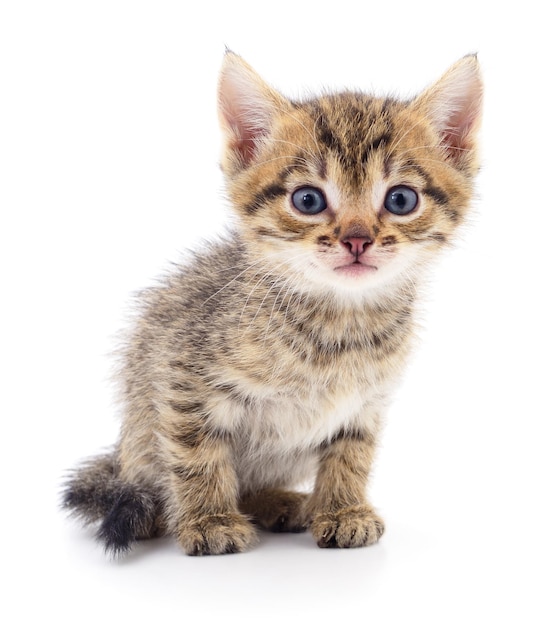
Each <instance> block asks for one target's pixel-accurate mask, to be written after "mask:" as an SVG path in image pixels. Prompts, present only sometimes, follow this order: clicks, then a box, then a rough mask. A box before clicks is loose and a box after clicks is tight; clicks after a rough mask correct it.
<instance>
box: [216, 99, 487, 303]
mask: <svg viewBox="0 0 558 626" xmlns="http://www.w3.org/2000/svg"><path fill="white" fill-rule="evenodd" d="M265 98H266V101H267V102H269V100H270V99H273V102H272V103H270V105H269V117H268V118H267V120H266V121H265V122H263V121H262V120H261V119H259V120H258V122H259V124H258V125H259V126H262V125H263V124H267V126H266V131H265V132H261V133H255V134H254V131H253V130H252V133H253V134H252V135H250V134H249V131H250V129H246V128H244V129H243V128H242V127H237V128H236V129H235V131H236V134H235V138H236V144H235V146H234V150H233V154H234V157H235V159H234V161H230V160H229V161H228V166H227V162H226V161H225V168H224V169H225V173H226V174H227V175H228V178H229V192H230V196H231V199H232V202H233V205H234V206H235V208H236V210H237V213H238V215H239V216H240V219H241V228H242V231H243V233H244V238H245V239H246V240H247V242H248V244H249V246H250V248H251V250H253V253H254V255H255V256H258V257H263V263H264V264H266V265H268V266H269V268H270V270H273V271H274V274H276V275H281V276H289V277H291V278H292V279H293V280H295V281H296V282H297V285H298V287H299V288H300V289H303V290H304V289H311V290H325V291H332V290H333V291H334V292H338V293H345V294H346V293H350V294H363V293H370V292H374V291H375V290H377V289H380V288H384V287H386V286H387V287H389V285H390V284H393V282H394V281H397V280H398V279H399V278H400V277H407V276H409V275H410V276H411V277H412V276H414V275H417V272H418V271H419V270H420V269H421V267H422V265H423V264H424V263H425V262H426V261H428V260H429V259H430V258H431V257H432V256H433V254H434V253H435V252H436V251H437V250H438V249H439V248H441V247H443V246H444V245H445V244H446V243H447V242H448V241H449V239H450V238H451V235H452V233H453V232H454V230H455V228H456V227H457V226H458V225H459V223H460V222H461V221H462V219H463V217H464V214H465V212H466V210H467V207H468V204H469V202H470V198H471V194H472V176H473V174H474V172H475V170H476V162H475V159H474V154H473V150H472V147H469V146H466V145H465V142H463V141H462V144H463V145H457V142H456V141H455V136H454V135H450V134H449V133H450V131H449V130H448V131H447V132H446V134H445V135H444V132H441V133H440V132H439V129H437V128H436V126H435V124H433V122H432V120H431V119H430V118H429V117H428V116H425V115H424V112H423V109H424V104H423V103H421V102H420V101H419V102H418V104H416V103H411V104H402V103H399V102H396V101H392V100H386V99H376V98H373V97H369V96H364V95H361V94H355V93H341V94H337V95H333V96H325V97H322V98H318V99H315V100H311V101H308V102H304V103H300V104H294V103H291V102H289V101H287V100H285V99H283V98H282V97H281V96H278V95H277V94H276V92H267V93H266V94H265ZM467 123H468V124H469V126H471V123H470V122H467ZM243 132H244V135H243ZM456 132H457V131H456Z"/></svg>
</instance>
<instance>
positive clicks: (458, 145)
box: [412, 55, 483, 169]
mask: <svg viewBox="0 0 558 626" xmlns="http://www.w3.org/2000/svg"><path fill="white" fill-rule="evenodd" d="M482 93H483V87H482V80H481V76H480V69H479V63H478V61H477V57H476V56H475V55H468V56H466V57H463V58H462V59H461V60H460V61H458V62H457V63H455V64H454V65H453V66H452V67H450V69H449V70H448V71H447V72H446V73H445V74H444V75H443V76H442V78H440V80H439V81H438V82H436V83H434V84H433V85H432V86H431V87H429V88H428V89H426V90H425V91H424V92H423V93H421V94H420V95H419V96H418V97H417V98H416V99H415V101H414V102H413V104H412V106H413V107H414V108H416V109H417V110H418V111H420V112H421V113H422V114H423V115H425V116H426V117H427V118H428V119H429V120H430V121H431V123H432V125H433V126H434V128H435V129H436V131H437V132H438V134H439V135H440V139H441V143H442V145H443V147H444V148H445V149H446V151H447V155H448V158H449V159H450V160H451V161H452V162H453V163H454V165H455V166H456V167H458V168H460V169H470V168H471V169H472V168H476V165H477V155H476V137H477V132H478V129H479V126H480V120H481V110H482Z"/></svg>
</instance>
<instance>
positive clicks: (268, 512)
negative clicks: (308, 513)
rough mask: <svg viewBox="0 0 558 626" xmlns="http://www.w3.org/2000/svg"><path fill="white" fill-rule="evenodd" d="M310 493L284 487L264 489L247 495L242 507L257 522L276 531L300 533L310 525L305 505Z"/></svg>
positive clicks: (243, 499) (241, 504)
mask: <svg viewBox="0 0 558 626" xmlns="http://www.w3.org/2000/svg"><path fill="white" fill-rule="evenodd" d="M308 498H309V496H308V494H305V493H299V492H296V491H286V490H284V489H263V490H262V491H258V492H256V493H253V494H249V495H246V496H244V497H243V498H242V500H241V502H240V509H241V510H242V511H243V512H244V513H246V514H247V515H249V516H251V517H252V518H254V520H255V521H256V523H257V524H258V525H259V526H261V527H262V528H264V529H265V530H270V531H271V532H274V533H285V532H290V533H300V532H304V531H305V530H306V528H307V527H308V523H307V521H306V518H305V513H304V510H305V505H306V502H307V501H308Z"/></svg>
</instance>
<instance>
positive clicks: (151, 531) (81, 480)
mask: <svg viewBox="0 0 558 626" xmlns="http://www.w3.org/2000/svg"><path fill="white" fill-rule="evenodd" d="M62 506H63V507H64V508H65V509H67V510H68V511H69V512H70V513H72V514H73V515H75V516H76V517H78V518H80V519H81V520H82V521H83V522H84V523H86V524H91V523H93V522H98V521H99V520H100V521H101V523H100V525H99V528H98V530H97V539H99V540H100V541H101V542H102V543H104V546H105V550H106V551H107V552H110V553H112V554H113V555H115V556H118V555H121V554H123V553H124V552H126V551H128V550H129V548H130V547H131V544H132V543H133V542H134V541H136V540H137V539H146V538H148V537H154V536H156V535H157V534H160V533H159V530H160V529H159V525H158V520H159V519H160V517H161V506H160V502H159V501H158V499H157V498H156V496H155V494H153V493H149V491H148V490H146V489H145V488H143V487H142V488H140V487H138V486H136V485H131V484H128V483H125V482H123V481H122V480H121V479H120V478H119V468H118V461H117V458H116V453H114V452H113V453H110V454H104V455H101V456H97V457H93V458H92V459H89V460H87V461H85V462H84V463H83V464H82V465H81V466H79V467H78V468H77V469H75V470H74V471H73V472H72V473H71V475H70V478H69V479H68V480H67V482H66V484H65V486H64V492H63V499H62Z"/></svg>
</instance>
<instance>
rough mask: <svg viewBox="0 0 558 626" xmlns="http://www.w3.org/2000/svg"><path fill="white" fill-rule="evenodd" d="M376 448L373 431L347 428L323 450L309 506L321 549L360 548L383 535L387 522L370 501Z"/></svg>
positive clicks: (312, 523)
mask: <svg viewBox="0 0 558 626" xmlns="http://www.w3.org/2000/svg"><path fill="white" fill-rule="evenodd" d="M374 447H375V438H374V436H373V435H372V434H371V433H368V432H362V431H351V432H345V431H343V432H341V433H340V434H339V436H337V437H336V438H335V439H334V440H333V441H332V443H331V444H329V445H328V446H327V447H326V448H325V449H324V450H323V452H322V456H321V459H320V466H319V470H318V475H317V477H316V484H315V487H314V493H313V494H312V497H311V498H310V501H309V506H308V511H309V516H310V517H311V519H312V521H311V525H310V528H311V530H312V534H313V536H314V538H315V539H316V541H317V542H318V546H320V548H357V547H360V546H367V545H370V544H373V543H376V542H377V541H378V539H379V538H380V537H381V536H382V533H383V532H384V523H383V522H382V520H381V518H380V517H378V515H377V514H376V513H375V511H374V509H373V508H372V507H371V506H370V504H368V502H367V501H366V483H367V481H368V474H369V472H370V467H371V464H372V457H373V454H374Z"/></svg>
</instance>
